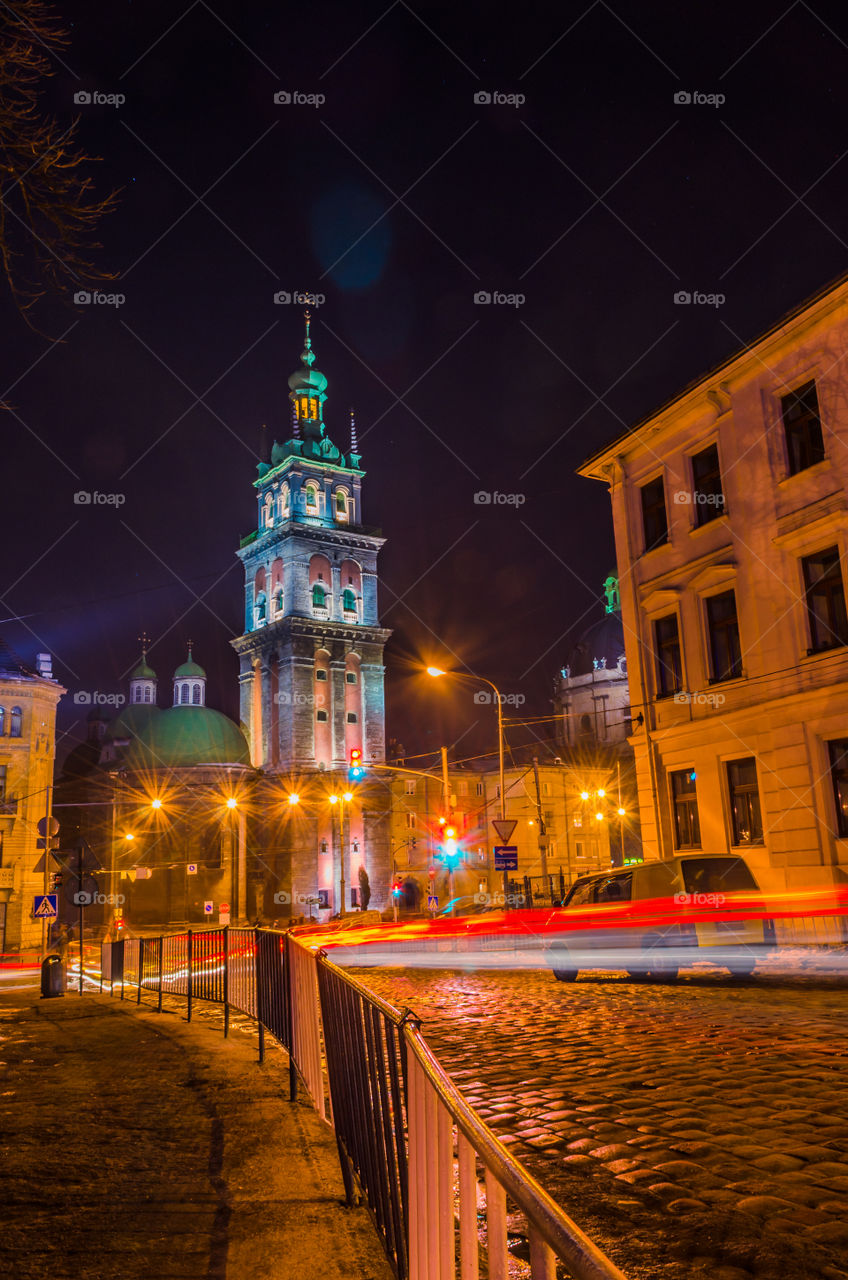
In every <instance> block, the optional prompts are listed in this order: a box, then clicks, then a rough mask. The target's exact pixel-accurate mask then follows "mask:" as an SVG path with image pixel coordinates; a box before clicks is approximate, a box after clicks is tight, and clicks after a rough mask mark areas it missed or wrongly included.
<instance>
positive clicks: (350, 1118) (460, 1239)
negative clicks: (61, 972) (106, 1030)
mask: <svg viewBox="0 0 848 1280" xmlns="http://www.w3.org/2000/svg"><path fill="white" fill-rule="evenodd" d="M101 974H102V979H101V985H102V982H104V981H105V982H108V983H109V986H110V991H112V990H113V989H114V986H115V984H116V983H118V982H119V983H120V986H121V997H122V998H124V996H125V992H126V990H127V988H129V989H130V991H131V992H132V993H133V994H135V998H136V1000H137V1001H138V1002H139V1003H140V1002H141V998H142V993H143V992H144V991H145V990H152V991H153V992H154V993H156V994H157V996H158V1008H159V1009H160V1010H161V1009H162V1000H163V996H164V995H166V994H170V995H172V996H180V997H183V998H185V1000H186V1002H187V1017H188V1019H189V1021H190V1020H191V1016H192V1005H193V1001H194V1000H204V1001H211V1002H214V1003H217V1004H219V1005H222V1006H223V1013H224V1034H225V1035H226V1034H228V1031H229V1015H230V1008H231V1007H232V1008H234V1009H236V1010H239V1011H240V1012H241V1013H243V1014H245V1015H246V1016H247V1017H249V1018H252V1019H254V1020H255V1021H256V1022H257V1025H258V1029H259V1056H260V1060H263V1059H264V1055H265V1033H266V1031H268V1032H270V1033H271V1035H272V1036H273V1037H274V1038H275V1039H276V1040H277V1041H278V1042H279V1043H280V1044H281V1045H282V1046H283V1048H284V1049H286V1051H287V1052H288V1055H289V1071H290V1096H291V1098H292V1099H294V1098H295V1097H296V1090H297V1079H298V1077H300V1079H302V1081H303V1082H304V1084H305V1086H306V1088H307V1090H308V1092H309V1095H310V1097H311V1099H312V1101H313V1104H314V1105H315V1107H316V1109H317V1110H318V1113H319V1114H320V1115H321V1116H322V1118H324V1119H325V1120H326V1121H327V1122H328V1123H330V1124H331V1125H332V1127H333V1129H334V1131H335V1136H336V1142H337V1146H338V1151H339V1163H340V1166H341V1172H342V1180H343V1182H344V1188H345V1195H346V1198H347V1201H348V1203H349V1204H354V1203H356V1202H357V1200H358V1199H359V1198H360V1197H361V1198H363V1199H364V1201H365V1203H366V1205H367V1207H368V1209H369V1211H370V1213H371V1216H372V1218H373V1221H374V1224H375V1226H376V1229H377V1231H378V1232H379V1234H380V1237H381V1239H382V1241H383V1245H384V1248H385V1251H386V1255H387V1257H388V1259H389V1262H390V1264H391V1266H392V1269H393V1270H394V1272H395V1275H396V1276H397V1277H398V1280H456V1278H457V1276H459V1280H478V1278H479V1276H480V1274H481V1270H482V1272H483V1274H485V1275H486V1277H487V1278H488V1280H508V1276H509V1273H510V1260H511V1258H512V1254H511V1252H510V1248H509V1244H510V1239H509V1236H510V1235H512V1237H513V1243H515V1237H516V1234H517V1233H516V1231H515V1230H514V1229H511V1230H510V1232H509V1234H508V1231H507V1221H508V1214H507V1210H508V1206H512V1212H513V1214H514V1213H515V1212H516V1211H517V1214H518V1215H520V1218H519V1220H523V1221H524V1222H525V1223H526V1232H524V1233H523V1234H524V1235H525V1237H526V1248H527V1252H528V1261H529V1272H530V1277H531V1280H554V1277H555V1275H556V1263H557V1260H558V1259H559V1260H560V1261H561V1262H562V1263H563V1264H564V1266H565V1267H567V1268H568V1273H569V1275H570V1276H572V1277H573V1280H625V1277H624V1276H623V1274H622V1272H621V1271H619V1269H618V1268H617V1267H616V1266H615V1265H614V1264H613V1263H612V1262H611V1261H610V1260H609V1259H608V1258H606V1257H605V1256H604V1254H603V1253H601V1251H600V1250H599V1249H598V1248H597V1247H596V1246H595V1245H594V1244H593V1243H592V1241H591V1240H589V1238H588V1237H587V1236H586V1235H585V1234H584V1233H583V1232H582V1231H581V1230H580V1228H579V1227H578V1226H577V1224H576V1223H574V1222H573V1221H572V1220H571V1219H570V1218H569V1217H568V1215H567V1214H565V1213H564V1212H563V1211H562V1210H561V1209H560V1208H559V1206H558V1205H557V1204H556V1203H555V1202H554V1201H553V1200H552V1199H551V1197H550V1196H549V1195H548V1194H547V1192H546V1191H545V1190H544V1189H543V1188H542V1187H541V1186H540V1184H539V1183H538V1182H537V1181H536V1179H535V1178H534V1177H533V1176H532V1175H531V1174H530V1173H529V1171H528V1170H527V1169H525V1168H524V1166H523V1165H522V1164H520V1162H519V1161H518V1160H516V1159H515V1157H514V1156H513V1155H512V1154H511V1153H510V1152H509V1150H508V1149H507V1148H506V1146H505V1145H504V1144H503V1143H502V1142H500V1141H499V1139H498V1138H497V1137H496V1136H495V1134H494V1133H493V1132H492V1131H491V1129H489V1128H488V1126H487V1125H486V1124H485V1123H484V1122H483V1120H482V1119H481V1117H480V1116H479V1115H478V1114H477V1112H476V1111H475V1110H474V1109H473V1107H471V1106H470V1104H469V1103H468V1102H467V1101H466V1100H465V1098H463V1096H462V1094H461V1093H460V1091H459V1089H458V1088H457V1086H456V1085H455V1084H454V1083H453V1081H452V1080H451V1078H450V1076H449V1075H448V1074H447V1072H446V1071H445V1070H444V1068H443V1067H442V1066H441V1064H440V1063H439V1061H438V1060H437V1058H436V1057H435V1055H434V1054H433V1052H432V1050H431V1049H430V1047H429V1046H428V1044H427V1042H426V1040H425V1038H424V1036H423V1035H422V1032H421V1028H420V1025H419V1022H418V1019H417V1018H416V1017H415V1015H414V1014H413V1013H411V1011H410V1010H408V1009H396V1008H395V1007H394V1006H393V1005H390V1004H388V1003H387V1002H386V1001H384V1000H381V999H380V998H379V997H378V996H376V995H375V994H374V993H373V992H371V991H369V990H368V988H367V987H366V986H365V985H364V984H363V983H362V982H361V981H360V980H359V979H357V978H354V977H353V976H351V974H349V973H347V972H345V970H343V969H341V968H339V967H338V966H337V965H335V964H333V963H332V962H331V961H330V960H329V959H327V957H326V956H325V955H323V954H322V953H320V952H319V953H318V954H316V953H315V952H314V951H312V950H310V949H308V948H306V947H304V946H303V945H302V944H300V943H298V942H297V941H296V940H295V938H294V937H293V936H292V935H291V934H281V933H274V932H272V931H271V930H265V929H241V928H229V927H225V928H222V929H212V930H206V931H202V932H198V931H194V930H188V932H186V933H181V934H176V935H171V936H168V937H166V936H162V937H155V938H144V939H141V938H133V939H126V940H122V941H119V942H115V943H105V944H104V946H103V956H102V965H101ZM481 1220H484V1222H485V1227H484V1228H481ZM514 1221H515V1218H514V1217H513V1218H510V1222H512V1223H514ZM481 1258H482V1259H483V1261H482V1265H481Z"/></svg>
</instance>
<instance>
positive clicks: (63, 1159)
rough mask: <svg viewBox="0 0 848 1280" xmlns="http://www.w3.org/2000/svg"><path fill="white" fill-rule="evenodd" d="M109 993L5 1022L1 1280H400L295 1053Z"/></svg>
mask: <svg viewBox="0 0 848 1280" xmlns="http://www.w3.org/2000/svg"><path fill="white" fill-rule="evenodd" d="M255 1044H256V1041H255V1037H254V1036H253V1035H250V1036H249V1035H246V1034H245V1033H244V1032H243V1031H239V1030H238V1029H236V1030H232V1031H231V1033H230V1037H229V1039H228V1040H224V1039H223V1036H222V1035H221V1032H220V1031H219V1030H213V1029H211V1028H210V1027H209V1026H204V1025H199V1024H196V1023H195V1022H194V1021H193V1022H192V1024H191V1025H190V1026H189V1025H187V1024H186V1023H185V1021H184V1020H183V1017H182V1016H181V1015H180V1014H177V1013H173V1012H172V1013H168V1012H166V1013H162V1014H157V1013H155V1012H154V1011H152V1010H151V1009H150V1008H149V1007H148V1008H145V1007H144V1006H143V1005H142V1006H141V1007H140V1008H136V1006H135V1004H132V1003H130V1002H128V1001H123V1002H121V1001H120V1000H118V999H117V998H113V999H111V1000H110V998H109V996H108V995H88V994H87V995H85V996H83V997H82V998H81V997H80V996H78V995H76V994H68V995H66V996H65V997H64V998H62V999H54V1000H41V999H39V997H38V994H37V992H36V991H35V990H33V991H32V992H29V991H16V992H14V993H11V994H10V995H9V996H7V997H4V1000H3V1004H2V1008H0V1057H2V1059H3V1063H2V1067H1V1068H0V1072H1V1073H0V1081H2V1084H0V1164H2V1166H3V1168H4V1202H5V1210H4V1215H3V1255H4V1256H3V1268H2V1270H3V1273H4V1274H6V1275H9V1276H14V1277H15V1280H43V1277H44V1276H47V1275H49V1276H50V1277H51V1280H151V1277H157V1278H160V1280H194V1278H195V1277H197V1278H198V1280H199V1278H200V1277H203V1278H204V1280H271V1277H273V1278H274V1280H288V1278H289V1277H292V1278H293V1280H294V1278H296V1280H390V1277H391V1271H390V1269H389V1266H388V1263H387V1262H386V1260H385V1258H384V1255H383V1251H382V1248H381V1246H380V1242H379V1240H378V1238H377V1235H376V1232H375V1231H374V1229H373V1227H372V1225H371V1221H370V1218H369V1217H368V1214H367V1212H366V1210H365V1209H362V1208H360V1209H347V1208H345V1207H344V1203H343V1201H344V1194H343V1189H342V1181H341V1175H340V1172H339V1166H338V1156H337V1152H336V1142H335V1138H334V1136H333V1134H332V1132H331V1130H330V1129H329V1127H327V1126H325V1125H324V1124H323V1123H322V1122H321V1120H319V1118H318V1116H317V1115H316V1113H315V1112H314V1110H313V1109H312V1106H311V1105H310V1104H309V1103H308V1102H307V1101H306V1100H303V1099H302V1100H299V1101H298V1102H297V1103H295V1104H291V1103H290V1102H289V1101H288V1068H287V1064H286V1059H285V1056H284V1055H283V1053H282V1052H272V1053H269V1055H268V1058H267V1059H266V1062H265V1063H264V1065H262V1066H260V1065H259V1064H258V1062H257V1057H256V1049H255Z"/></svg>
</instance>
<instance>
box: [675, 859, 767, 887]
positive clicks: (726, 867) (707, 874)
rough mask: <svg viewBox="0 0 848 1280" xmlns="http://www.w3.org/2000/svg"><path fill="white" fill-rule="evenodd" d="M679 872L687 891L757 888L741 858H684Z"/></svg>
mask: <svg viewBox="0 0 848 1280" xmlns="http://www.w3.org/2000/svg"><path fill="white" fill-rule="evenodd" d="M681 873H682V875H683V885H684V887H685V889H686V892H687V893H739V892H745V891H746V890H750V889H756V888H757V882H756V880H755V879H754V877H753V876H752V875H751V872H750V871H749V869H748V866H747V864H746V863H745V862H744V861H743V860H742V858H684V859H683V862H682V864H681Z"/></svg>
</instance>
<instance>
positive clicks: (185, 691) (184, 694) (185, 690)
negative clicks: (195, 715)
mask: <svg viewBox="0 0 848 1280" xmlns="http://www.w3.org/2000/svg"><path fill="white" fill-rule="evenodd" d="M188 698H189V686H188V685H187V684H184V685H181V686H180V702H181V703H187V702H188Z"/></svg>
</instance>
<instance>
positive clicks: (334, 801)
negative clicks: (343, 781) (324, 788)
mask: <svg viewBox="0 0 848 1280" xmlns="http://www.w3.org/2000/svg"><path fill="white" fill-rule="evenodd" d="M338 802H339V797H338V796H335V795H334V796H330V804H338Z"/></svg>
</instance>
